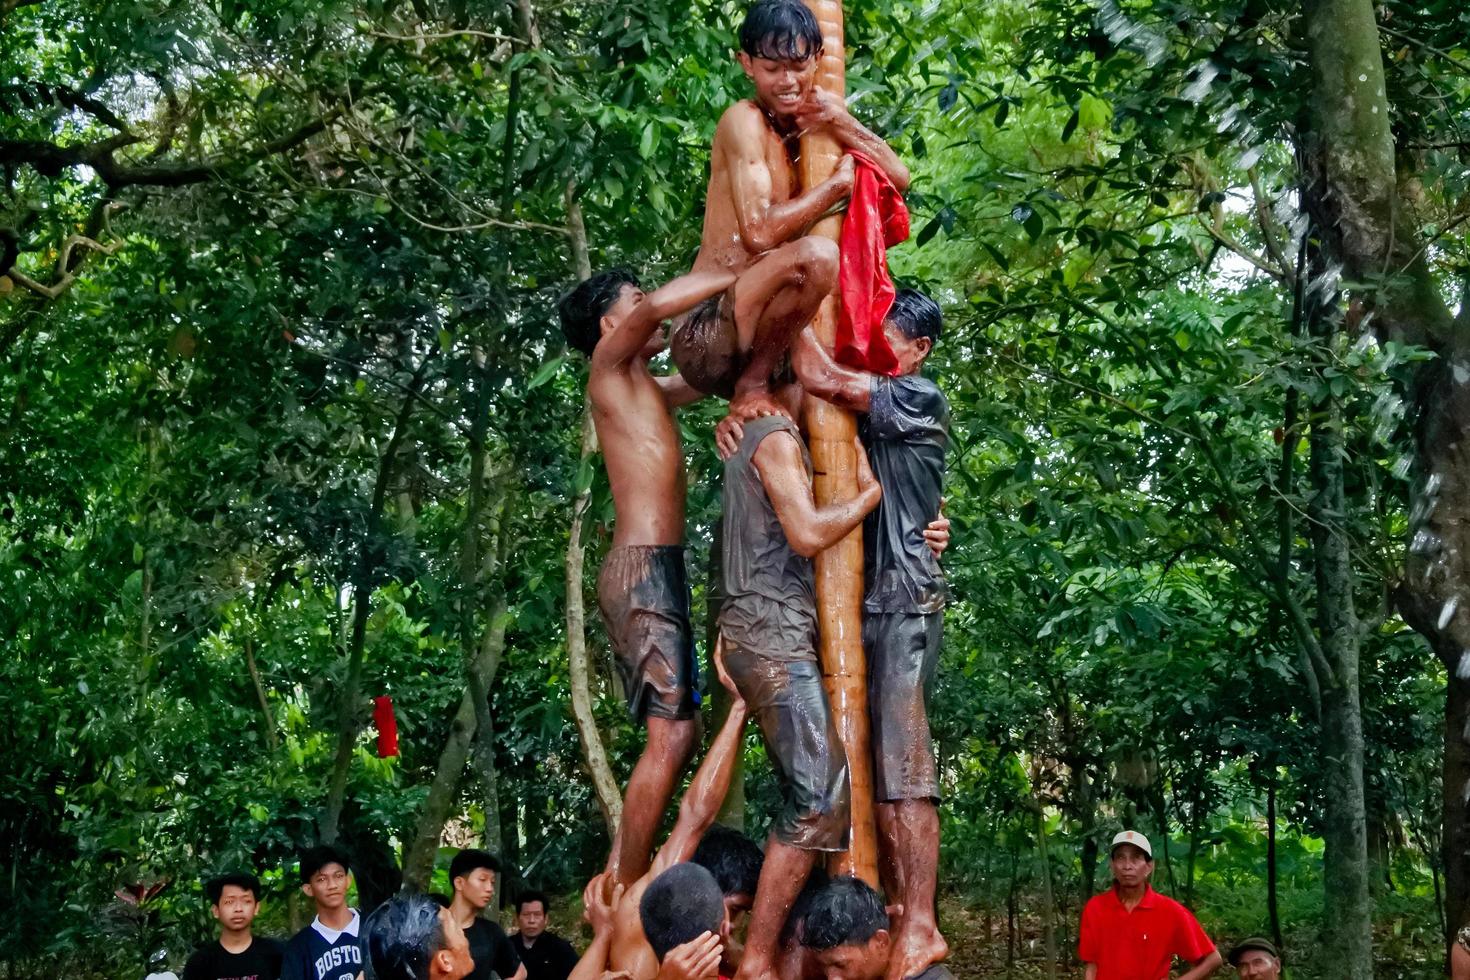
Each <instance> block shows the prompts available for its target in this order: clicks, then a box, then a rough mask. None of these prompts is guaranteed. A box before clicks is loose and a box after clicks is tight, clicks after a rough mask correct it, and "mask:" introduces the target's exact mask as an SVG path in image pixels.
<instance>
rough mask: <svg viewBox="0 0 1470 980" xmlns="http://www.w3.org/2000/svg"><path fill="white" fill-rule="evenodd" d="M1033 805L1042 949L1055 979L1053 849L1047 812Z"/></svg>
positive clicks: (1057, 953)
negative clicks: (1039, 887)
mask: <svg viewBox="0 0 1470 980" xmlns="http://www.w3.org/2000/svg"><path fill="white" fill-rule="evenodd" d="M1033 805H1034V808H1035V811H1036V846H1037V850H1038V853H1039V856H1040V858H1041V905H1042V908H1041V938H1042V947H1043V948H1044V949H1045V950H1046V975H1047V976H1048V977H1053V978H1055V977H1056V975H1057V964H1058V963H1059V962H1060V960H1061V951H1060V950H1059V949H1058V948H1057V899H1056V895H1054V894H1053V893H1052V883H1051V848H1050V847H1049V846H1048V844H1047V839H1046V811H1045V810H1043V809H1042V808H1041V804H1040V802H1039V801H1037V802H1036V803H1035V804H1033Z"/></svg>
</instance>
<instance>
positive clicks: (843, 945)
mask: <svg viewBox="0 0 1470 980" xmlns="http://www.w3.org/2000/svg"><path fill="white" fill-rule="evenodd" d="M798 931H799V935H800V937H801V944H802V945H803V946H804V947H806V949H807V950H808V951H809V952H810V953H811V954H813V955H815V957H816V960H817V963H818V964H819V966H820V968H821V970H822V971H823V976H825V977H826V980H880V978H881V977H882V976H883V975H884V973H885V972H886V971H887V970H888V963H889V954H890V952H891V947H892V943H891V940H890V938H889V934H888V910H887V909H885V908H884V907H883V899H882V898H881V897H880V896H879V895H878V893H877V892H875V891H874V890H873V889H872V888H870V887H869V886H868V884H867V883H866V882H864V881H862V880H860V879H858V878H848V877H842V878H833V879H832V880H831V881H829V882H827V884H826V886H825V887H823V888H821V889H820V890H818V891H817V892H816V893H815V894H813V895H812V896H811V899H810V901H809V903H808V904H807V906H806V909H805V914H804V915H803V916H802V919H801V923H800V925H799V927H798ZM913 980H954V974H952V973H950V972H949V970H948V969H946V968H945V967H944V966H942V965H940V964H935V965H932V966H930V967H929V968H928V969H926V970H924V971H923V972H922V973H920V974H918V975H916V976H915V977H914V978H913Z"/></svg>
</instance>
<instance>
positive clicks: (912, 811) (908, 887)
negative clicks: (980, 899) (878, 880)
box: [879, 800, 949, 980]
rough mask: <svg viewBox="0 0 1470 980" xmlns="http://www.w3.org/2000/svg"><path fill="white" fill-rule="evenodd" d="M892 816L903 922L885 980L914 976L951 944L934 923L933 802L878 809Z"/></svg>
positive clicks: (936, 815)
mask: <svg viewBox="0 0 1470 980" xmlns="http://www.w3.org/2000/svg"><path fill="white" fill-rule="evenodd" d="M885 809H886V810H889V813H890V814H891V818H890V819H891V821H892V828H893V831H894V833H893V835H892V836H891V837H890V836H889V835H888V834H887V833H886V828H885V833H884V837H885V843H886V844H889V845H890V846H892V848H893V855H894V859H895V863H896V864H897V873H898V878H899V881H900V882H901V886H900V887H901V888H902V893H901V895H900V896H892V895H890V896H889V901H901V902H903V919H902V920H901V923H900V924H899V926H898V928H897V930H896V931H895V932H894V936H893V952H892V954H891V955H890V957H889V960H888V973H887V975H886V980H904V978H905V977H913V976H917V975H918V974H920V973H923V972H924V971H925V970H927V969H928V968H929V967H930V966H931V965H932V964H934V963H937V962H939V961H940V960H942V959H944V958H945V957H946V956H948V955H949V945H948V944H947V943H946V942H945V941H944V937H943V936H941V935H940V934H939V924H938V923H937V922H936V921H935V919H934V891H935V885H936V879H937V877H938V872H939V809H938V808H937V807H936V806H935V805H934V801H933V800H896V801H894V802H892V803H884V804H881V805H880V807H879V810H880V812H881V811H882V810H885Z"/></svg>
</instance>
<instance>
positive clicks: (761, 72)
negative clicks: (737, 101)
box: [740, 51, 817, 119]
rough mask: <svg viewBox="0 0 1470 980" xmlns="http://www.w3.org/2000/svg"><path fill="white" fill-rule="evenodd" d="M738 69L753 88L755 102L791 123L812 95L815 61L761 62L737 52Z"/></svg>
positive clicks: (812, 58)
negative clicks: (741, 70)
mask: <svg viewBox="0 0 1470 980" xmlns="http://www.w3.org/2000/svg"><path fill="white" fill-rule="evenodd" d="M740 67H741V68H742V69H744V71H745V77H746V78H748V79H750V81H751V84H752V85H754V86H755V95H756V98H757V99H759V100H760V103H761V105H763V106H765V107H766V108H767V109H769V110H770V111H771V112H773V113H775V114H776V116H777V117H779V118H782V119H791V118H794V117H795V116H796V112H797V110H798V109H800V108H801V106H802V104H803V103H804V102H806V100H807V97H808V96H810V95H811V93H812V84H813V83H814V82H815V81H816V77H817V59H816V56H815V55H813V56H811V57H807V58H801V59H795V58H782V59H776V58H760V57H752V56H750V55H748V54H746V53H745V52H744V51H742V52H740Z"/></svg>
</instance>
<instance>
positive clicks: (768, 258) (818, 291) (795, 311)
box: [730, 236, 838, 414]
mask: <svg viewBox="0 0 1470 980" xmlns="http://www.w3.org/2000/svg"><path fill="white" fill-rule="evenodd" d="M837 268H838V255H837V245H836V244H835V243H834V242H832V241H830V240H829V239H826V238H816V237H812V236H808V237H806V238H799V239H797V240H796V241H794V242H787V243H786V244H785V245H782V246H781V247H780V248H778V249H775V250H773V251H771V252H768V253H767V254H766V255H764V256H763V257H762V258H761V259H760V261H759V262H757V263H755V265H753V266H751V267H750V268H749V269H747V270H746V271H745V273H744V274H743V275H742V276H741V277H740V278H739V280H737V281H736V283H735V286H734V291H735V332H736V335H737V337H738V340H739V345H740V350H741V351H742V352H743V353H746V354H747V355H748V356H749V361H748V362H747V363H746V366H745V370H744V371H743V372H742V373H741V375H740V378H739V379H738V380H737V381H736V382H735V397H734V398H733V399H731V401H730V411H731V413H732V414H739V411H740V410H741V409H742V408H744V407H745V406H746V405H748V404H750V403H751V401H752V400H753V399H756V398H758V397H759V396H760V395H762V394H764V393H765V392H766V384H767V382H768V381H769V379H770V377H771V372H773V371H774V370H775V369H776V365H777V364H779V363H780V361H781V355H783V354H784V353H786V350H787V348H789V347H790V346H791V341H792V339H793V338H794V337H795V336H796V335H797V334H798V333H799V332H801V330H802V328H803V327H805V326H806V325H807V324H808V323H810V322H811V321H812V318H813V317H814V316H816V314H817V308H818V307H820V306H821V305H822V300H824V299H826V298H827V296H828V295H829V294H830V293H831V292H832V288H833V286H834V285H835V284H836V282H837Z"/></svg>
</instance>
